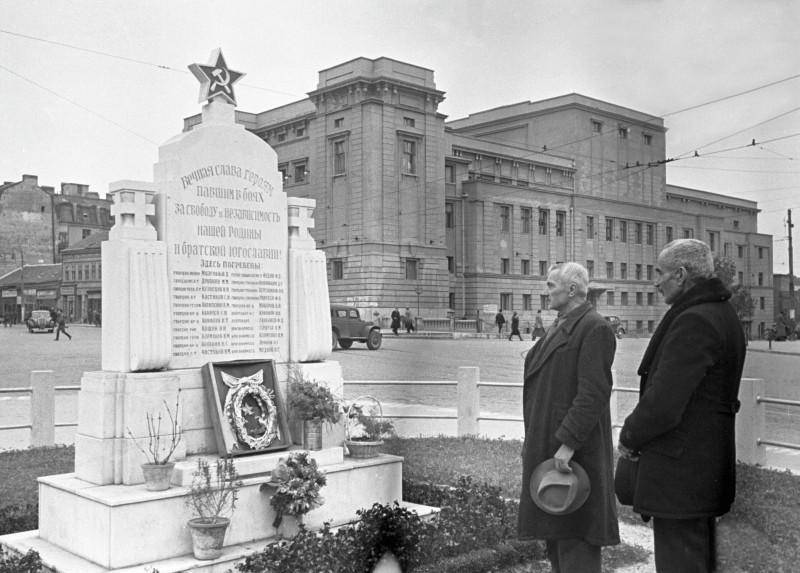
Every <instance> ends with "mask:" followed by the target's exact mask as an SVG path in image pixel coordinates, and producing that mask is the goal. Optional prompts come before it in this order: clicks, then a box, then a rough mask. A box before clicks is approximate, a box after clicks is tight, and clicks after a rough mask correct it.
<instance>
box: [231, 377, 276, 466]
mask: <svg viewBox="0 0 800 573" xmlns="http://www.w3.org/2000/svg"><path fill="white" fill-rule="evenodd" d="M220 374H222V381H223V382H224V383H225V385H226V386H227V387H228V388H230V390H229V391H228V393H227V395H226V396H225V407H224V410H225V416H226V417H227V418H228V423H229V424H230V426H231V428H232V429H233V432H234V433H235V434H236V438H237V439H238V440H239V441H240V442H241V443H243V444H246V445H248V446H249V447H251V448H252V449H254V450H259V449H262V448H266V447H267V446H269V445H270V444H272V443H273V442H274V441H275V440H277V439H279V438H280V429H279V428H278V410H277V408H276V407H275V394H274V392H273V391H272V390H271V389H269V388H264V386H263V382H264V372H263V371H262V370H259V371H258V372H256V373H255V374H252V375H250V376H243V377H241V378H236V377H235V376H231V375H230V374H228V373H226V372H220Z"/></svg>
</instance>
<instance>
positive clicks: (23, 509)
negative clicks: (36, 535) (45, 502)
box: [0, 503, 39, 535]
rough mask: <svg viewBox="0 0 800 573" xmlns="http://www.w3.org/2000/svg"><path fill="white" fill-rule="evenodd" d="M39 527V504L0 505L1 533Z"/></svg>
mask: <svg viewBox="0 0 800 573" xmlns="http://www.w3.org/2000/svg"><path fill="white" fill-rule="evenodd" d="M38 528H39V505H38V504H35V503H27V504H25V505H24V506H19V505H7V506H5V507H0V535H8V534H9V533H17V532H19V531H31V530H32V529H38Z"/></svg>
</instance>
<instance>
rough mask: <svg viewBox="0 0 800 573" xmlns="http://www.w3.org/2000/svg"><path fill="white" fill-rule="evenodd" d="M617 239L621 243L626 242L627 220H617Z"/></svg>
mask: <svg viewBox="0 0 800 573" xmlns="http://www.w3.org/2000/svg"><path fill="white" fill-rule="evenodd" d="M619 240H620V241H622V242H623V243H627V242H628V222H627V221H620V222H619Z"/></svg>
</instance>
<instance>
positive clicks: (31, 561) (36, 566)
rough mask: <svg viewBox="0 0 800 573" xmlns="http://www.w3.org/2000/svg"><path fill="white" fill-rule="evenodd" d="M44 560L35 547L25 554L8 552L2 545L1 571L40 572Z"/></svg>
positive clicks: (4, 572)
mask: <svg viewBox="0 0 800 573" xmlns="http://www.w3.org/2000/svg"><path fill="white" fill-rule="evenodd" d="M41 571H42V560H41V558H40V557H39V554H38V553H36V552H35V551H34V550H33V549H31V550H30V551H28V552H27V553H26V554H25V555H21V556H20V555H16V554H12V553H6V552H5V551H4V550H3V547H2V546H0V573H40V572H41Z"/></svg>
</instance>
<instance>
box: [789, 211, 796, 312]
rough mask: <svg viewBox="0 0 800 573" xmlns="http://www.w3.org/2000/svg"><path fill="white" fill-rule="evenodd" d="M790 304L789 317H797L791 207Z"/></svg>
mask: <svg viewBox="0 0 800 573" xmlns="http://www.w3.org/2000/svg"><path fill="white" fill-rule="evenodd" d="M788 227H789V305H790V310H789V313H790V316H789V318H792V319H794V318H796V317H795V308H794V307H795V304H794V260H793V259H794V257H793V255H792V227H794V225H792V210H791V209H789V221H788Z"/></svg>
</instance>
